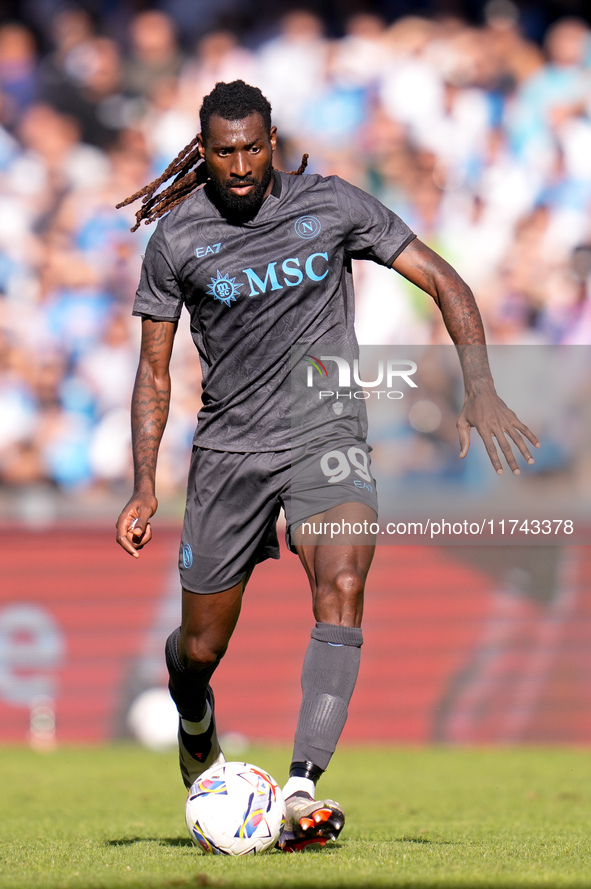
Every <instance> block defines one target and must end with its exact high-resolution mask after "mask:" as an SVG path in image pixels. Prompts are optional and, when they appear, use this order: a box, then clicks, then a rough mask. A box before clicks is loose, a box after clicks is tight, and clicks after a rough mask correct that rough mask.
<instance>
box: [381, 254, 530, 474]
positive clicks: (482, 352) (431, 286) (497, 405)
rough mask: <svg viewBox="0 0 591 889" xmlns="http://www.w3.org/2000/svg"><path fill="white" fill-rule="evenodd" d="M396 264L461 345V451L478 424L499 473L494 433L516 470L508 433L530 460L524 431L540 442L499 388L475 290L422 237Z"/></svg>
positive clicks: (517, 468) (464, 454)
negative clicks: (428, 298)
mask: <svg viewBox="0 0 591 889" xmlns="http://www.w3.org/2000/svg"><path fill="white" fill-rule="evenodd" d="M392 268H393V269H395V270H396V271H397V272H399V273H400V274H401V275H403V276H404V277H405V278H407V280H409V281H411V282H412V283H413V284H416V286H417V287H420V288H421V290H424V291H425V293H428V294H429V296H431V297H432V298H433V300H434V301H435V303H436V304H437V307H438V308H439V310H440V312H441V315H442V317H443V321H444V323H445V326H446V328H447V331H448V333H449V335H450V337H451V339H452V341H453V342H454V343H455V345H456V346H457V347H458V354H459V356H460V362H461V365H462V372H463V374H464V390H465V396H464V406H463V408H462V412H461V414H460V417H459V419H458V422H457V428H458V435H459V439H460V448H461V450H460V457H465V456H466V454H467V453H468V449H469V447H470V427H471V426H474V427H475V428H476V429H477V431H478V433H479V434H480V437H481V438H482V440H483V441H484V444H485V446H486V450H487V452H488V455H489V457H490V460H491V463H492V464H493V466H494V468H495V470H496V471H497V472H498V473H499V474H501V473H502V472H503V468H502V465H501V460H500V458H499V455H498V453H497V448H496V446H495V441H494V440H495V439H496V442H497V444H498V446H499V447H500V448H501V450H502V452H503V454H504V455H505V459H506V460H507V463H508V464H509V467H510V469H511V470H512V471H513V472H514V473H515V474H518V473H519V467H518V465H517V461H516V459H515V455H514V453H513V449H512V447H511V444H510V442H509V441H508V440H507V437H508V438H509V439H511V441H512V442H514V444H515V445H516V446H517V448H518V449H519V451H520V452H521V454H523V456H524V457H525V459H526V460H527V462H528V463H530V464H531V463H533V462H534V458H533V457H532V455H531V454H530V452H529V450H528V446H527V443H526V441H525V439H524V436H525V438H527V439H529V441H530V442H531V443H532V444H533V445H534V446H535V447H539V446H540V443H539V441H538V439H537V438H536V436H535V435H534V434H533V432H532V431H531V430H530V429H528V427H527V426H526V425H525V424H524V423H522V422H521V420H519V418H518V417H517V416H516V415H515V414H514V413H513V411H512V410H510V409H509V408H508V407H507V405H506V404H505V402H504V401H502V400H501V399H500V398H499V396H498V395H497V393H496V390H495V385H494V382H493V378H492V375H491V372H490V366H489V363H488V356H487V352H486V339H485V336H484V328H483V326H482V319H481V317H480V312H479V310H478V306H477V305H476V300H475V299H474V295H473V293H472V291H471V290H470V288H469V287H468V285H467V284H465V283H464V281H462V279H461V278H460V276H459V275H458V273H457V272H456V271H455V270H454V269H453V268H452V267H451V266H450V265H449V263H447V262H446V261H445V260H444V259H442V257H441V256H439V255H438V254H437V253H435V252H434V251H433V250H431V249H430V248H429V247H427V246H426V245H425V244H423V243H422V242H421V241H419V240H418V238H416V239H415V240H414V241H411V243H410V244H409V245H408V246H407V247H406V248H405V249H404V250H403V251H402V253H400V255H399V256H397V257H396V259H395V260H394V263H393V264H392Z"/></svg>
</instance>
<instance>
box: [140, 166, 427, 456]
mask: <svg viewBox="0 0 591 889" xmlns="http://www.w3.org/2000/svg"><path fill="white" fill-rule="evenodd" d="M413 238H414V234H413V233H412V232H411V230H410V229H409V228H408V226H407V225H406V224H405V223H404V222H403V221H402V220H401V219H400V218H399V217H398V216H396V214H395V213H392V212H391V211H390V210H388V209H387V208H386V207H384V206H383V205H382V204H381V203H380V202H379V201H377V200H376V199H375V198H373V197H371V196H370V195H368V194H366V193H365V192H364V191H361V190H360V189H358V188H355V187H354V186H352V185H350V184H348V183H347V182H345V181H344V180H342V179H339V178H338V177H336V176H329V177H327V178H324V177H322V176H318V175H309V174H308V175H303V176H292V175H289V174H286V173H279V172H277V171H275V173H274V185H273V190H272V192H271V194H270V195H269V196H268V197H267V198H266V199H265V201H264V202H263V204H262V206H261V208H260V210H259V212H258V213H257V215H256V217H255V218H254V219H253V220H252V221H251V222H247V223H245V224H242V225H231V224H230V223H228V222H227V221H226V220H225V219H224V218H223V217H222V216H221V214H220V213H219V212H218V210H217V209H216V208H215V207H214V205H213V204H212V202H211V201H210V200H209V198H208V196H207V194H206V190H205V189H200V190H199V191H197V192H195V193H193V194H192V195H190V197H188V198H187V199H186V200H185V201H183V203H182V204H180V205H179V206H178V207H176V208H175V209H174V210H172V211H171V212H170V213H169V214H168V215H167V216H165V217H164V218H163V219H162V220H161V221H160V222H159V224H158V226H157V228H156V230H155V231H154V233H153V235H152V237H151V238H150V241H149V243H148V246H147V249H146V255H145V259H144V262H143V266H142V273H141V279H140V283H139V286H138V290H137V294H136V298H135V303H134V308H133V312H134V314H135V315H141V316H148V317H151V318H154V319H158V320H167V321H175V320H176V319H178V317H179V316H180V313H181V310H182V306H183V304H184V305H185V306H186V307H187V310H188V312H189V314H190V317H191V333H192V336H193V340H194V342H195V345H196V347H197V349H198V351H199V356H200V360H201V366H202V370H203V394H202V405H203V406H202V408H201V410H200V412H199V416H198V422H197V429H196V432H195V439H194V442H195V444H196V445H199V446H201V447H206V448H214V449H217V450H223V451H243V452H245V451H246V452H251V451H272V450H283V449H287V448H290V447H292V444H293V430H292V411H291V405H292V395H291V384H290V369H291V358H290V351H291V347H292V346H294V345H296V344H306V347H307V348H308V352H310V349H314V348H315V349H316V353H319V350H320V345H321V344H322V346H323V347H325V346H327V345H328V344H335V345H341V346H342V347H344V348H345V349H346V350H347V351H348V352H350V353H351V354H355V351H356V340H355V331H354V327H353V322H354V294H353V288H352V279H351V259H352V258H362V259H371V260H373V261H374V262H377V263H380V264H382V265H391V263H392V262H393V261H394V259H395V258H396V256H397V255H398V254H399V253H400V252H401V251H402V250H403V249H404V248H405V247H406V245H407V244H408V243H410V241H411V240H412V239H413ZM324 351H326V349H324ZM304 352H306V349H304ZM327 422H330V423H331V428H330V430H329V431H327V430H324V431H323V430H322V429H319V428H318V420H317V418H316V419H314V420H313V421H312V420H311V421H310V428H308V429H299V433H301V437H302V440H306V441H310V438H312V439H314V438H319V437H327V438H333V437H335V436H336V435H338V428H337V427H338V425H339V423H342V424H344V426H345V427H346V432H347V433H348V434H349V435H350V434H354V435H356V436H358V437H365V434H366V429H365V425H364V412H359V411H355V412H353V413H352V414H349V412H347V411H345V412H344V415H343V416H342V417H341V418H337V417H335V415H334V414H331V416H330V419H328V418H327Z"/></svg>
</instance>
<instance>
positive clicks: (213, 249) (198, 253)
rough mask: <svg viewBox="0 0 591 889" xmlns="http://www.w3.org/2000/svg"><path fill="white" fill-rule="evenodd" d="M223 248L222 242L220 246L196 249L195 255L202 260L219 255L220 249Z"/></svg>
mask: <svg viewBox="0 0 591 889" xmlns="http://www.w3.org/2000/svg"><path fill="white" fill-rule="evenodd" d="M221 246H222V242H221V241H220V243H219V244H208V245H207V247H195V255H196V256H198V257H199V258H200V259H201V257H202V256H211V255H212V254H214V253H219V252H220V248H221Z"/></svg>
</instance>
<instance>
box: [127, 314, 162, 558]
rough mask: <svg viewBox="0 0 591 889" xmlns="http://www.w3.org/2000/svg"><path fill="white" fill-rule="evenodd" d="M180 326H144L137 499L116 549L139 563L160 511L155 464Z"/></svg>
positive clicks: (135, 420)
mask: <svg viewBox="0 0 591 889" xmlns="http://www.w3.org/2000/svg"><path fill="white" fill-rule="evenodd" d="M176 328H177V325H176V322H172V321H152V320H151V319H149V318H144V320H143V321H142V344H141V351H140V361H139V365H138V369H137V374H136V378H135V385H134V387H133V395H132V399H131V440H132V451H133V470H134V485H133V494H132V495H131V498H130V499H129V501H128V503H127V504H126V505H125V506H124V508H123V510H122V512H121V515H120V516H119V518H118V520H117V543H119V545H120V546H122V547H123V549H124V550H125V551H126V552H128V553H129V554H130V555H132V556H134V557H135V558H136V559H137V558H138V557H139V552H138V550H140V549H141V548H142V547H143V546H145V544H146V543H148V542H149V541H150V539H151V537H152V529H151V526H150V523H149V519H150V518H151V516H153V515H154V513H155V512H156V510H157V508H158V501H157V499H156V462H157V459H158V449H159V447H160V441H161V440H162V435H163V433H164V428H165V426H166V421H167V419H168V407H169V404H170V372H169V367H170V356H171V355H172V346H173V343H174V336H175V333H176Z"/></svg>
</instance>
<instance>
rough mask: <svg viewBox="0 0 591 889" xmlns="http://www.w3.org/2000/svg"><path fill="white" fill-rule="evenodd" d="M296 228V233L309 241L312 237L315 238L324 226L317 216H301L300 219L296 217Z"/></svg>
mask: <svg viewBox="0 0 591 889" xmlns="http://www.w3.org/2000/svg"><path fill="white" fill-rule="evenodd" d="M294 228H295V232H296V235H298V236H299V237H300V238H304V239H305V240H306V241H309V240H310V238H315V237H316V235H317V234H319V232H320V229H321V228H322V226H321V225H320V220H319V219H317V218H316V217H315V216H300V218H299V219H296V221H295V226H294Z"/></svg>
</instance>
